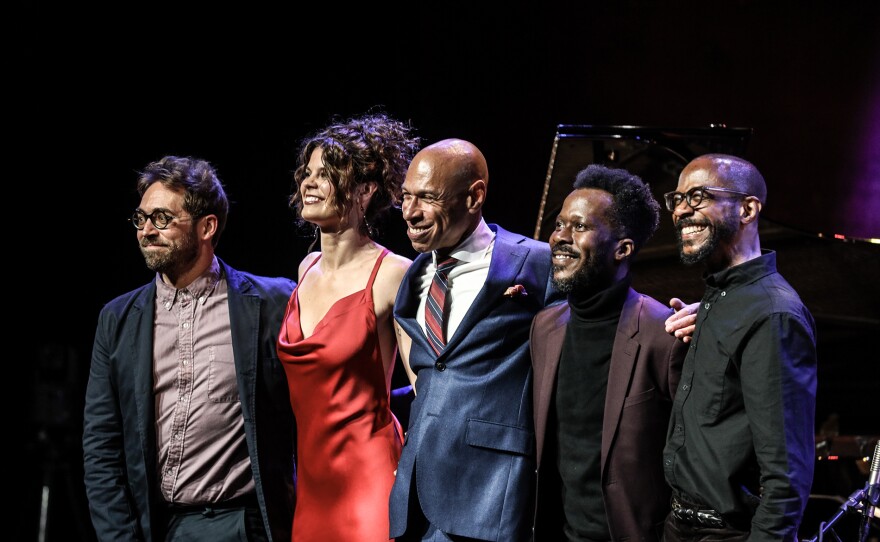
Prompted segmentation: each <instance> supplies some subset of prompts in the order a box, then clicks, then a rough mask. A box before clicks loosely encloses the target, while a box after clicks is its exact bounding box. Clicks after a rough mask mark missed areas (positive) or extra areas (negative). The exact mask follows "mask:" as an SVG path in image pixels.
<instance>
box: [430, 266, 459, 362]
mask: <svg viewBox="0 0 880 542" xmlns="http://www.w3.org/2000/svg"><path fill="white" fill-rule="evenodd" d="M457 263H458V260H456V259H455V258H447V259H445V260H443V261H442V262H439V263H438V264H437V271H435V272H434V280H433V281H432V282H431V289H430V290H428V300H427V303H425V331H426V332H427V335H428V342H429V343H431V348H433V349H434V353H435V354H437V355H438V356H439V355H440V352H443V348H444V347H445V346H446V330H445V327H444V324H445V321H446V310H447V306H446V290H447V289H448V288H449V281H448V279H449V271H450V270H451V269H452V268H453V267H455V265H456V264H457Z"/></svg>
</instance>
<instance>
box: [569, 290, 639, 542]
mask: <svg viewBox="0 0 880 542" xmlns="http://www.w3.org/2000/svg"><path fill="white" fill-rule="evenodd" d="M630 282H631V281H630V278H629V276H627V277H626V278H625V279H624V280H622V281H620V282H617V283H615V284H613V285H612V286H610V287H609V288H606V289H604V290H601V291H599V292H596V293H593V294H592V295H591V294H586V295H581V296H578V295H576V294H571V295H569V298H568V304H569V306H570V307H571V319H570V321H569V323H568V327H567V328H566V330H565V341H564V342H563V346H562V353H561V355H560V358H559V372H558V374H557V378H556V400H555V409H556V412H555V414H556V416H555V417H556V422H557V425H556V427H557V431H556V437H557V442H556V444H557V446H558V454H557V466H558V468H559V479H560V480H561V484H562V488H561V492H562V493H561V494H562V496H563V500H562V507H563V511H564V513H565V524H564V527H563V529H564V532H565V535H566V538H567V540H569V541H591V540H608V539H610V538H611V535H610V534H609V532H608V519H607V517H606V515H605V505H604V501H603V498H602V483H601V480H600V465H599V462H600V452H601V445H602V418H603V415H604V412H605V392H606V389H607V386H608V365H609V363H610V360H611V349H612V346H613V345H614V336H615V335H616V333H617V323H618V321H619V320H620V312H621V310H622V308H623V303H624V301H625V300H626V295H627V291H628V289H629V285H630Z"/></svg>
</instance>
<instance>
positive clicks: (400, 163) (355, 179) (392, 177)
mask: <svg viewBox="0 0 880 542" xmlns="http://www.w3.org/2000/svg"><path fill="white" fill-rule="evenodd" d="M419 143H420V139H419V138H418V137H416V136H414V135H413V129H412V127H411V126H409V125H407V124H404V123H403V122H401V121H398V120H395V119H393V118H391V117H389V116H388V115H387V114H385V113H381V112H379V113H368V114H365V115H362V116H359V117H353V118H350V119H348V120H345V121H335V122H333V123H331V124H330V125H329V126H327V127H325V128H323V129H322V130H320V131H318V132H317V133H315V134H313V135H311V136H308V137H306V138H305V139H304V140H303V142H302V143H301V145H300V151H299V156H298V165H297V168H296V170H295V171H294V174H293V180H294V183H295V186H294V191H293V193H292V194H291V195H290V199H289V205H290V207H291V208H293V209H295V210H296V213H297V216H300V217H301V216H302V215H301V211H302V195H301V193H300V191H299V186H300V184H301V183H302V181H303V179H305V178H306V176H307V175H306V169H307V167H308V163H309V158H310V157H311V154H312V151H314V150H315V149H317V148H320V149H322V150H323V163H324V168H325V170H326V173H327V174H328V176H329V177H330V180H331V182H332V183H333V186H334V187H335V188H336V196H335V199H336V201H335V202H334V205H335V207H336V209H337V211H338V212H339V215H340V216H345V215H346V214H347V213H348V212H349V211H350V210H351V207H352V205H353V201H354V197H355V194H356V193H357V188H358V186H360V185H363V184H366V183H369V182H374V183H376V192H375V193H374V194H373V197H372V199H371V200H370V204H369V206H368V208H367V209H364V219H365V220H364V221H363V223H361V224H360V225H359V228H360V230H361V232H362V233H364V234H365V235H374V234H375V232H374V231H372V229H373V228H372V226H373V225H375V224H376V223H378V222H379V221H380V219H381V218H382V217H383V216H384V215H385V213H386V212H387V211H388V209H389V208H390V207H391V206H392V205H395V206H398V205H400V198H401V193H402V186H403V181H404V179H405V178H406V170H407V167H409V163H410V161H411V160H412V158H413V156H415V154H416V152H418V149H419Z"/></svg>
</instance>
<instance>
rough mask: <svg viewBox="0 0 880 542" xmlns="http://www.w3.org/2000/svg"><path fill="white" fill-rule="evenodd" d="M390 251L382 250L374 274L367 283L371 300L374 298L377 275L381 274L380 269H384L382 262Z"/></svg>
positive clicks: (374, 267) (374, 266) (371, 274)
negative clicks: (374, 282)
mask: <svg viewBox="0 0 880 542" xmlns="http://www.w3.org/2000/svg"><path fill="white" fill-rule="evenodd" d="M389 252H390V251H389V250H388V249H387V248H383V249H382V254H379V257H378V258H376V263H375V264H374V265H373V272H372V273H370V280H368V281H367V295H369V296H370V298H372V297H373V281H374V280H376V275H377V274H379V268H380V267H382V260H384V259H385V256H386V255H387V254H388V253H389Z"/></svg>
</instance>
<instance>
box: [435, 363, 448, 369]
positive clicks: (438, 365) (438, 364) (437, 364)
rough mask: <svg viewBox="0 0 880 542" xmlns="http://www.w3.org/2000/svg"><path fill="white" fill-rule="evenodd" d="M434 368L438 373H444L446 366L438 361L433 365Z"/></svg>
mask: <svg viewBox="0 0 880 542" xmlns="http://www.w3.org/2000/svg"><path fill="white" fill-rule="evenodd" d="M434 368H435V369H437V370H438V371H445V370H446V364H445V363H443V362H442V361H438V362H436V363H434Z"/></svg>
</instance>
